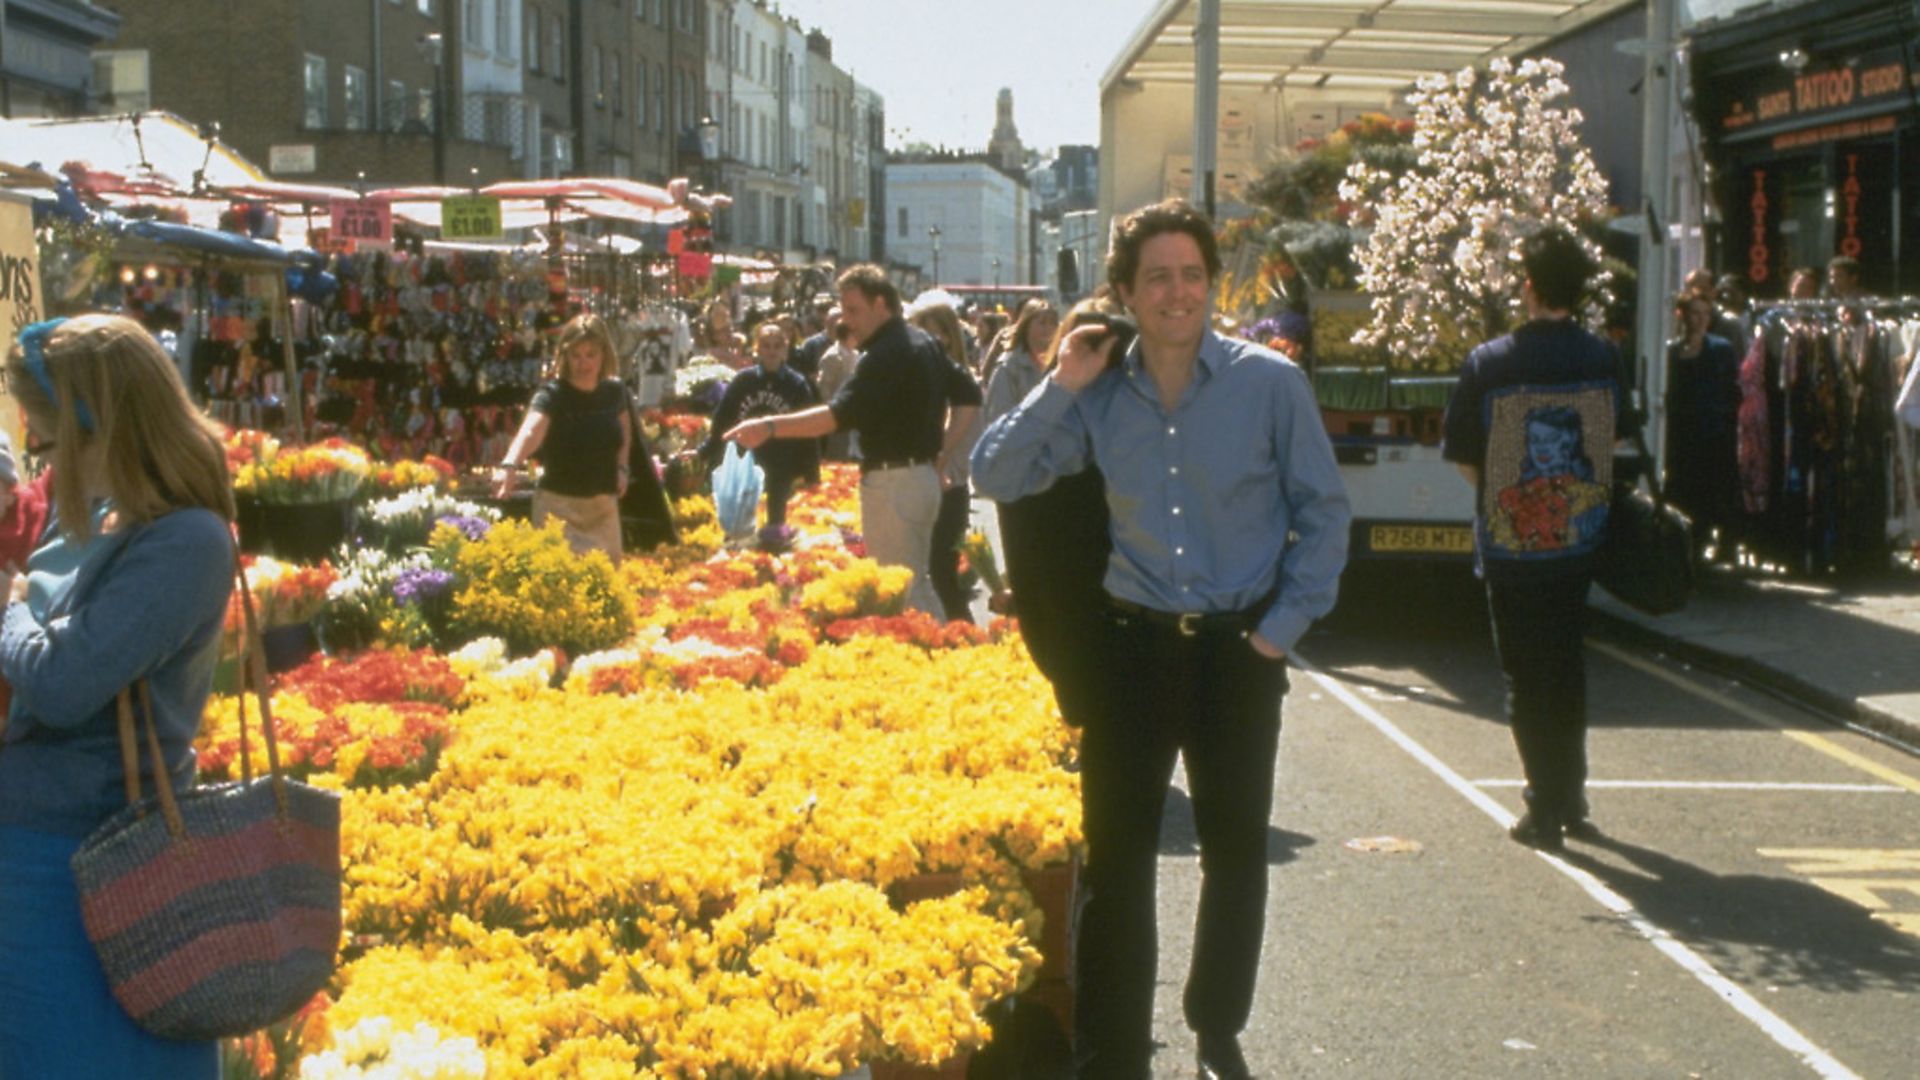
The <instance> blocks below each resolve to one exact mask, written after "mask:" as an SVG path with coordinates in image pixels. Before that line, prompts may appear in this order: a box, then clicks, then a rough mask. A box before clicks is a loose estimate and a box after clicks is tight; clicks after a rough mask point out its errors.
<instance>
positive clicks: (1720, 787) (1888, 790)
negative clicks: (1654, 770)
mask: <svg viewBox="0 0 1920 1080" xmlns="http://www.w3.org/2000/svg"><path fill="white" fill-rule="evenodd" d="M1467 782H1468V783H1470V784H1472V785H1473V786H1474V787H1483V788H1517V787H1526V786H1527V782H1526V781H1525V780H1469V781H1467ZM1586 786H1587V787H1590V788H1618V789H1622V790H1635V789H1646V790H1659V791H1830V792H1837V793H1839V794H1843V795H1903V794H1905V793H1906V789H1905V788H1902V787H1899V786H1897V785H1895V784H1815V783H1802V782H1799V781H1793V780H1589V781H1587V784H1586Z"/></svg>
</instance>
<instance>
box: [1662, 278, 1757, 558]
mask: <svg viewBox="0 0 1920 1080" xmlns="http://www.w3.org/2000/svg"><path fill="white" fill-rule="evenodd" d="M1673 313H1674V321H1675V323H1676V324H1677V325H1678V326H1679V328H1680V336H1679V337H1678V338H1677V339H1675V340H1674V341H1672V342H1669V343H1668V345H1667V494H1668V495H1669V496H1670V497H1671V498H1672V499H1673V501H1674V502H1675V503H1677V504H1679V506H1680V509H1682V510H1685V511H1686V512H1687V515H1688V516H1689V517H1691V518H1692V519H1693V536H1694V543H1695V545H1696V546H1698V547H1700V548H1705V547H1707V546H1708V545H1709V544H1710V543H1713V541H1714V539H1715V536H1714V534H1715V532H1716V531H1718V533H1719V536H1718V541H1719V542H1718V545H1717V546H1716V547H1715V554H1716V556H1718V557H1719V558H1720V559H1721V560H1722V561H1724V560H1725V559H1726V558H1727V557H1729V556H1731V555H1732V547H1733V541H1734V540H1736V539H1737V537H1735V536H1733V535H1732V530H1733V527H1734V525H1735V524H1736V522H1737V520H1738V519H1737V517H1736V515H1735V507H1736V505H1737V504H1738V501H1739V493H1740V462H1739V450H1738V441H1739V424H1738V418H1739V412H1740V356H1739V354H1738V353H1737V352H1736V351H1735V349H1734V346H1733V343H1732V342H1730V341H1727V340H1726V339H1725V338H1721V337H1718V336H1716V335H1714V334H1712V333H1709V332H1708V329H1709V327H1711V326H1712V323H1713V305H1712V303H1710V302H1709V301H1708V300H1707V298H1706V297H1704V296H1700V295H1698V294H1690V293H1682V294H1680V295H1679V296H1677V297H1675V298H1674V302H1673Z"/></svg>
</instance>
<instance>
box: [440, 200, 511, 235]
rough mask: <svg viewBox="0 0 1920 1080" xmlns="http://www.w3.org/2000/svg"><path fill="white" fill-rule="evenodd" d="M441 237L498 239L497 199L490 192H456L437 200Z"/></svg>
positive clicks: (498, 217)
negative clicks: (453, 194) (465, 193)
mask: <svg viewBox="0 0 1920 1080" xmlns="http://www.w3.org/2000/svg"><path fill="white" fill-rule="evenodd" d="M440 238H441V239H442V240H498V239H499V238H500V200H499V199H496V198H494V197H492V196H491V195H456V196H454V197H452V198H447V199H441V200H440Z"/></svg>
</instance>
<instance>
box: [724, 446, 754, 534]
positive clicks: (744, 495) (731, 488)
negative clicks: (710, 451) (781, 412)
mask: <svg viewBox="0 0 1920 1080" xmlns="http://www.w3.org/2000/svg"><path fill="white" fill-rule="evenodd" d="M762 479H763V476H762V474H761V472H760V466H758V465H756V464H754V461H753V451H751V450H742V449H740V444H739V443H736V442H732V441H729V442H728V443H727V456H726V458H725V459H724V460H722V461H721V462H720V467H719V468H718V469H715V470H714V471H713V508H714V509H715V510H716V511H718V512H719V516H720V528H721V531H723V532H725V533H726V534H727V535H728V536H729V537H738V536H745V535H747V534H748V533H750V532H752V531H753V519H754V516H755V514H756V513H758V511H759V509H760V487H761V482H762Z"/></svg>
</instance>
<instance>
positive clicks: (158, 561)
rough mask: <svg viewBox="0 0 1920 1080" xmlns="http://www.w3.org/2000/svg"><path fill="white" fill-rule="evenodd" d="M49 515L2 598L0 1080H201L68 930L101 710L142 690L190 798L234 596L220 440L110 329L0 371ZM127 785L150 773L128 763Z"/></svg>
mask: <svg viewBox="0 0 1920 1080" xmlns="http://www.w3.org/2000/svg"><path fill="white" fill-rule="evenodd" d="M6 380H7V389H8V390H9V392H11V393H12V395H13V396H14V398H15V400H17V401H18V402H20V404H21V406H22V411H23V412H24V414H25V419H26V424H27V431H28V435H29V442H30V444H31V445H34V446H35V447H36V448H37V449H38V450H39V451H40V453H41V454H42V455H44V456H50V457H51V459H52V462H53V469H54V483H53V508H52V513H51V514H50V515H49V518H48V522H47V526H46V529H45V531H44V532H43V533H42V535H41V539H40V543H39V545H38V547H37V548H36V549H35V550H34V552H33V554H32V556H31V557H30V558H29V560H28V562H27V566H26V567H25V568H24V571H23V572H19V573H11V572H9V573H8V574H6V575H5V576H4V577H3V578H0V580H4V581H5V583H6V585H7V587H8V589H9V590H10V592H9V595H10V596H11V598H12V599H11V602H10V603H8V604H7V607H6V612H5V615H4V618H3V619H0V675H3V676H4V677H5V678H6V680H7V681H8V682H9V683H10V684H11V685H12V687H13V701H12V705H11V706H10V708H9V710H8V712H7V715H6V720H5V735H4V742H0V1077H4V1078H6V1080H14V1078H15V1077H19V1078H23V1080H24V1078H30V1077H52V1076H101V1077H106V1076H114V1077H122V1076H124V1077H135V1076H137V1077H141V1078H143V1080H176V1078H191V1080H213V1078H215V1077H217V1076H218V1075H219V1057H218V1052H217V1049H216V1046H215V1044H214V1043H212V1042H175V1041H169V1040H165V1039H161V1038H158V1037H156V1036H153V1035H149V1034H147V1033H146V1032H145V1031H143V1030H141V1029H140V1028H138V1027H136V1026H135V1025H134V1022H133V1021H132V1019H130V1018H129V1017H128V1016H127V1014H126V1013H125V1012H124V1011H122V1010H121V1008H120V1006H119V1004H118V1003H117V1002H116V1001H115V1000H114V999H113V997H112V995H111V993H110V991H109V990H108V986H107V981H106V975H105V973H104V972H103V971H102V969H101V966H100V962H99V960H98V959H97V958H96V956H95V954H94V950H93V945H92V944H91V943H90V942H89V941H88V939H87V935H86V931H85V929H84V928H83V927H82V925H81V920H80V901H79V897H78V895H77V893H76V889H75V886H74V881H73V871H72V870H71V868H70V867H69V860H70V859H71V858H72V856H73V853H74V851H75V850H76V849H77V848H79V846H80V844H81V841H83V840H84V839H85V838H86V837H87V835H88V834H89V833H91V832H93V831H94V830H95V829H96V828H97V827H98V826H99V825H100V824H101V823H102V822H104V821H105V820H106V819H107V818H108V817H110V816H112V815H113V814H114V813H115V812H117V811H118V810H120V809H121V808H122V807H124V806H125V805H126V802H127V795H126V789H125V787H124V786H123V782H122V770H121V759H120V746H119V740H118V736H117V734H116V730H117V729H116V720H115V709H114V699H115V697H116V696H117V695H118V693H119V691H120V690H121V689H122V688H123V687H126V686H129V685H131V684H132V683H134V682H136V681H137V680H140V679H146V680H147V682H148V684H149V686H150V687H151V691H152V709H153V713H152V719H153V723H154V725H155V727H156V729H157V730H158V733H159V738H160V748H161V755H162V757H163V759H164V765H165V767H166V771H167V773H168V774H169V775H170V776H171V777H172V781H173V784H174V786H175V788H176V789H178V790H185V789H186V788H188V787H190V786H191V785H192V783H193V781H194V764H195V763H194V752H193V747H192V744H193V738H194V735H195V733H196V732H197V731H198V730H199V727H200V717H201V714H202V712H203V711H204V710H205V707H206V702H207V694H208V692H209V690H210V689H211V687H212V684H213V668H214V663H215V661H216V659H217V653H218V650H219V645H220V631H221V626H222V624H223V622H224V619H225V614H226V610H227V601H228V597H229V595H230V593H231V591H232V587H233V579H234V567H235V562H234V546H233V533H232V522H233V516H234V506H233V490H232V487H231V484H230V483H229V480H228V476H227V463H226V454H225V451H224V449H223V447H222V444H221V439H220V435H219V433H218V431H217V430H215V429H214V427H213V426H212V425H211V424H210V423H209V422H208V421H206V420H205V419H204V418H203V417H202V416H201V415H200V414H199V413H198V412H197V411H196V410H195V409H194V408H193V406H192V404H191V402H190V401H189V400H188V398H187V391H186V388H185V386H184V385H183V384H182V383H181V381H180V375H179V372H178V371H177V370H176V369H175V367H174V365H173V361H172V360H171V359H169V358H168V356H167V354H166V353H165V352H164V351H162V349H161V348H160V345H159V343H158V342H156V341H154V339H153V337H152V336H151V335H149V334H148V333H147V332H146V331H145V330H144V329H142V328H141V327H140V326H139V324H137V323H135V322H133V321H131V320H129V319H125V318H121V317H119V316H115V315H85V316H81V317H78V318H73V319H65V320H52V321H49V322H42V323H35V324H33V325H31V326H29V327H27V328H26V329H25V330H24V331H22V332H21V334H20V336H19V340H18V342H17V343H16V344H15V345H14V346H13V347H12V348H11V349H10V350H9V351H8V353H7V357H6ZM141 756H142V763H141V766H140V769H141V774H142V775H143V776H150V775H152V763H151V762H150V761H149V760H147V759H146V754H145V750H144V748H142V751H141Z"/></svg>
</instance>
